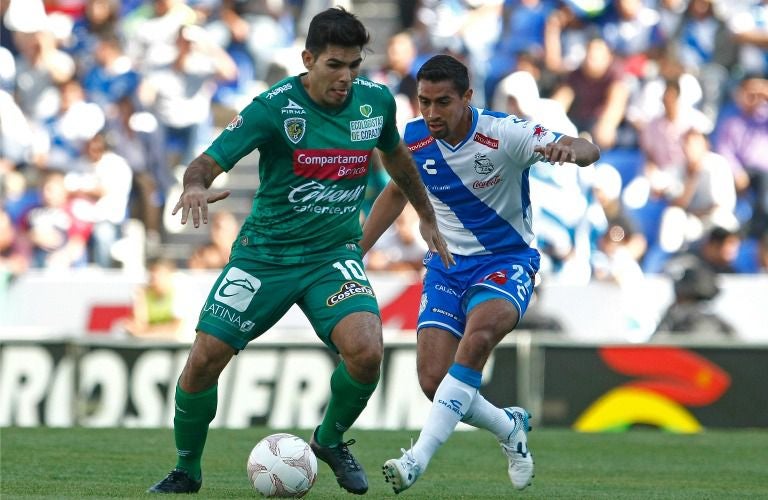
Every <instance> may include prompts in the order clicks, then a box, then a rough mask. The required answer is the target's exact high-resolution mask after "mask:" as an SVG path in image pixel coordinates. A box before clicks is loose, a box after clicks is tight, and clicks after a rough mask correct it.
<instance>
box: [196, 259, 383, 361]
mask: <svg viewBox="0 0 768 500" xmlns="http://www.w3.org/2000/svg"><path fill="white" fill-rule="evenodd" d="M294 304H297V305H298V306H299V307H300V308H301V310H302V311H303V312H304V314H305V315H306V316H307V318H308V319H309V321H310V323H311V324H312V327H313V328H314V330H315V333H316V334H317V336H318V337H320V339H321V340H322V341H323V342H324V343H325V344H326V345H327V346H328V347H330V348H331V349H332V350H333V351H334V352H338V349H336V346H334V345H333V343H332V342H331V332H332V331H333V328H334V327H335V326H336V324H337V323H338V322H339V321H340V320H341V319H342V318H344V317H345V316H347V315H349V314H351V313H354V312H360V311H368V312H371V313H373V314H376V315H377V316H380V313H379V306H378V304H377V302H376V296H375V294H374V292H373V289H372V288H371V285H370V283H369V282H368V276H366V274H365V270H364V268H363V263H362V257H361V252H360V249H359V248H358V247H357V246H356V245H344V246H342V247H340V248H337V249H334V250H332V251H327V252H324V253H320V254H315V255H313V256H312V262H309V263H305V264H299V265H297V264H291V265H284V264H275V263H270V262H265V261H264V260H261V259H259V253H258V251H257V249H256V248H254V247H247V246H238V245H235V248H234V250H233V252H232V257H231V258H230V261H229V263H228V264H227V265H226V267H224V269H223V270H222V272H221V274H220V275H219V277H218V278H217V279H216V283H215V284H214V286H213V287H212V288H211V291H210V293H209V294H208V298H207V299H206V301H205V305H204V306H203V309H202V311H201V312H200V320H199V322H198V324H197V330H198V331H204V332H205V333H208V334H211V335H213V336H214V337H216V338H218V339H220V340H222V341H224V342H226V343H227V344H229V345H231V346H232V347H233V348H235V349H237V350H242V349H244V348H245V346H246V345H247V344H248V342H250V341H251V340H253V339H255V338H257V337H258V336H260V335H261V334H263V333H264V332H266V331H267V330H269V329H270V328H271V327H272V326H273V325H274V324H275V323H277V321H278V320H279V319H280V318H282V317H283V316H284V315H285V313H286V312H288V309H290V308H291V306H293V305H294Z"/></svg>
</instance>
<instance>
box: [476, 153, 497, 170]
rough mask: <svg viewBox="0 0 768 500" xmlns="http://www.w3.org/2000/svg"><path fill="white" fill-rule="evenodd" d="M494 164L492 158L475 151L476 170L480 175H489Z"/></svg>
mask: <svg viewBox="0 0 768 500" xmlns="http://www.w3.org/2000/svg"><path fill="white" fill-rule="evenodd" d="M493 169H494V166H493V163H491V160H490V159H489V158H488V157H487V156H485V155H484V154H483V153H475V172H477V173H478V174H480V175H488V174H490V173H491V172H493Z"/></svg>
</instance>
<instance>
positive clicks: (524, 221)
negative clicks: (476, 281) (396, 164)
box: [403, 107, 562, 255]
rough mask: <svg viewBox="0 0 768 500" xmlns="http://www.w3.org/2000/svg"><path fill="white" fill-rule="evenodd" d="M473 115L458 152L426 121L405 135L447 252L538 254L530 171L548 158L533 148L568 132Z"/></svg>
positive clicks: (487, 114) (506, 118) (418, 121)
mask: <svg viewBox="0 0 768 500" xmlns="http://www.w3.org/2000/svg"><path fill="white" fill-rule="evenodd" d="M471 110H472V126H471V128H470V130H469V133H468V134H467V136H466V137H465V138H464V140H463V141H462V142H461V143H460V144H458V145H457V146H456V147H452V146H451V145H449V144H447V143H446V142H444V141H442V140H439V139H435V138H434V137H432V136H431V135H430V134H429V129H428V128H427V125H426V123H425V121H424V119H423V118H416V119H413V120H411V121H410V122H408V124H407V125H406V127H405V133H404V136H403V139H404V141H405V143H406V144H407V145H408V148H409V149H410V150H411V153H412V155H413V158H414V161H415V162H416V166H417V167H418V169H419V172H420V173H421V178H422V180H423V181H424V185H425V186H426V187H427V192H428V194H429V198H430V200H431V201H432V204H433V206H434V207H435V213H436V216H437V223H438V227H439V229H440V231H441V233H442V235H443V237H444V238H445V240H446V243H447V244H448V250H450V251H451V253H454V254H457V255H487V254H495V253H506V252H525V251H532V252H536V250H534V249H533V248H534V234H533V230H532V227H531V225H532V220H531V200H530V196H529V187H528V174H529V168H530V166H531V165H533V164H534V163H536V162H537V161H540V160H542V156H541V155H540V154H538V153H534V151H533V150H534V148H535V147H536V146H543V145H546V144H548V143H550V142H554V141H557V140H558V139H560V137H562V134H559V133H556V132H552V131H549V130H547V129H546V128H544V127H543V126H541V125H539V124H536V123H534V122H530V121H527V120H524V119H521V118H517V117H515V116H512V115H506V114H504V113H497V112H493V111H487V110H483V109H478V108H474V107H473V108H471Z"/></svg>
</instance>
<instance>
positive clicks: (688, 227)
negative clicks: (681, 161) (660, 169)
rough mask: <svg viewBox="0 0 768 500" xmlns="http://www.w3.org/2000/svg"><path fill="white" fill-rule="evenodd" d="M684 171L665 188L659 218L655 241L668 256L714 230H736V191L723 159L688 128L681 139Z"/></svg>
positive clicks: (704, 138)
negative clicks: (720, 228)
mask: <svg viewBox="0 0 768 500" xmlns="http://www.w3.org/2000/svg"><path fill="white" fill-rule="evenodd" d="M682 140H683V152H684V158H685V165H684V169H682V170H679V171H677V172H678V173H679V175H680V176H679V177H677V178H675V179H673V181H672V182H671V186H670V187H668V188H667V189H666V195H667V197H668V200H669V207H668V208H666V209H665V210H664V213H663V215H662V218H661V227H660V234H659V241H660V245H661V248H662V249H663V250H664V251H665V252H668V253H672V252H676V251H678V250H680V249H681V248H683V246H684V245H685V244H686V243H687V242H691V241H696V240H698V239H700V238H701V237H703V236H704V235H705V234H706V233H707V232H708V231H709V230H711V229H712V228H714V227H724V228H727V229H729V230H731V231H736V230H737V229H738V228H739V223H738V221H737V219H736V214H735V213H734V209H735V208H736V189H735V187H734V183H733V174H732V173H731V170H730V168H729V167H728V163H727V162H726V160H725V158H723V157H722V156H720V155H719V154H717V153H714V152H712V151H711V150H710V147H709V141H708V140H707V138H706V136H705V135H704V134H703V133H702V132H700V131H699V130H697V129H696V128H690V129H689V130H688V131H687V132H686V133H685V134H684V135H683V137H682Z"/></svg>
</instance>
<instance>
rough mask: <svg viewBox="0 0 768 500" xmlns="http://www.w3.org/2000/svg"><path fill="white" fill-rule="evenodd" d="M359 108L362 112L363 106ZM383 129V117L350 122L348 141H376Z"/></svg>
mask: <svg viewBox="0 0 768 500" xmlns="http://www.w3.org/2000/svg"><path fill="white" fill-rule="evenodd" d="M369 107H370V106H369ZM360 108H361V109H360V111H361V112H362V108H363V106H360ZM383 127H384V117H383V116H374V117H373V118H366V119H365V120H352V121H351V122H349V139H350V140H351V141H352V142H358V141H369V140H373V139H378V138H379V136H380V135H381V129H382V128H383Z"/></svg>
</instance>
